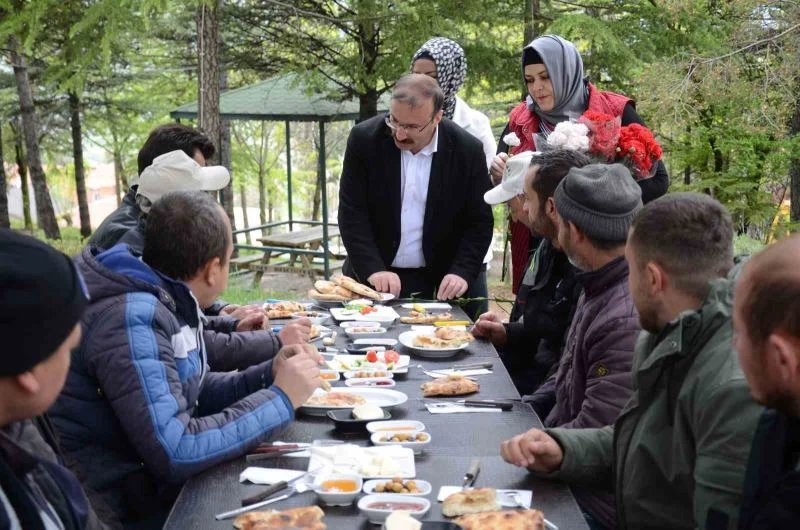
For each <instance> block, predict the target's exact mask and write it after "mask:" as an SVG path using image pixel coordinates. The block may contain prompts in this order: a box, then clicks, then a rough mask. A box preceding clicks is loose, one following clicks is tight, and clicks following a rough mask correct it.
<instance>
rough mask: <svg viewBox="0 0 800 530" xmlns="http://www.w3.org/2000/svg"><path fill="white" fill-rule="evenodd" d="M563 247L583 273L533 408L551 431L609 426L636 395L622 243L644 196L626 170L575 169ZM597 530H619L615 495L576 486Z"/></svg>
mask: <svg viewBox="0 0 800 530" xmlns="http://www.w3.org/2000/svg"><path fill="white" fill-rule="evenodd" d="M554 198H555V206H556V212H557V214H558V244H559V246H560V247H561V248H562V249H563V251H564V252H565V253H566V254H567V257H568V258H569V260H570V262H571V263H572V264H573V265H575V267H577V268H578V269H580V270H581V272H580V273H578V274H577V275H576V278H575V279H576V280H577V281H578V283H579V284H580V285H581V286H582V287H583V293H582V294H581V296H580V298H579V300H578V306H577V308H576V310H575V316H574V317H573V319H572V324H571V326H570V329H569V332H568V334H567V339H566V341H565V343H564V344H565V346H564V351H563V353H562V356H561V361H560V362H559V366H558V370H557V372H556V373H555V374H554V375H553V376H551V377H550V378H549V379H548V380H547V381H546V382H545V383H544V384H543V385H542V386H541V387H540V388H539V390H537V391H536V393H534V394H533V396H532V397H531V398H530V399H531V405H532V406H533V408H534V410H535V411H536V413H537V414H538V415H539V417H541V418H544V425H545V427H548V428H553V427H561V428H568V429H569V428H583V427H603V426H605V425H611V424H613V423H614V420H615V419H616V418H617V415H618V414H619V412H620V410H621V409H622V407H623V406H624V405H625V403H626V402H627V401H628V398H629V397H630V395H631V392H632V386H631V383H632V380H631V365H632V361H633V350H634V345H635V343H636V338H637V337H638V335H639V332H640V331H641V327H640V325H639V317H638V314H637V312H636V308H635V307H634V305H633V298H632V297H631V294H630V290H629V288H628V263H627V262H626V261H625V242H626V240H627V237H628V229H629V228H630V226H631V223H632V221H633V217H634V215H635V214H636V212H638V211H639V209H641V207H642V198H641V189H640V188H639V186H638V185H637V184H636V181H635V180H634V179H633V177H632V176H631V174H630V172H629V171H628V169H627V168H625V166H623V165H621V164H591V165H588V166H584V167H581V168H573V169H571V170H570V171H569V173H567V176H566V177H564V179H563V180H562V181H561V182H560V183H559V185H558V187H557V188H556V192H555V195H554ZM523 443H524V434H523V435H519V436H517V437H515V438H512V439H511V440H507V441H505V442H503V445H502V454H503V457H504V458H505V459H506V460H507V461H509V462H511V463H515V464H519V455H520V454H523V453H522V452H521V450H520V445H521V444H523ZM574 492H575V497H576V498H577V500H578V503H579V504H580V506H581V508H582V509H583V511H584V512H585V513H586V515H587V519H588V520H589V521H590V522H591V523H592V524H591V525H590V526H592V527H596V528H603V527H605V528H614V527H615V520H616V514H615V509H614V496H613V492H612V491H611V490H606V489H601V488H588V487H575V488H574Z"/></svg>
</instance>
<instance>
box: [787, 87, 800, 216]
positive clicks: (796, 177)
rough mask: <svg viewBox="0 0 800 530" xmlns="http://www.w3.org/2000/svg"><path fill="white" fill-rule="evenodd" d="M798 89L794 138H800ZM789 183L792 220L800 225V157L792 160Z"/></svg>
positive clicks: (792, 127)
mask: <svg viewBox="0 0 800 530" xmlns="http://www.w3.org/2000/svg"><path fill="white" fill-rule="evenodd" d="M798 89H799V90H798V91H795V95H796V98H795V102H794V113H792V119H791V120H790V121H789V135H790V136H794V137H797V136H800V86H798ZM789 182H790V184H789V185H790V186H791V191H790V195H791V199H790V200H791V202H792V215H791V220H792V222H793V223H800V157H795V158H792V162H791V166H790V167H789Z"/></svg>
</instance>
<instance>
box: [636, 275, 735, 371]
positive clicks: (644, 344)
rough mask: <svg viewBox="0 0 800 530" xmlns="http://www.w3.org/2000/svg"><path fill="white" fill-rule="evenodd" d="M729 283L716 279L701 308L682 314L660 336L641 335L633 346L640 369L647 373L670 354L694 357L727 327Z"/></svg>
mask: <svg viewBox="0 0 800 530" xmlns="http://www.w3.org/2000/svg"><path fill="white" fill-rule="evenodd" d="M732 301H733V282H732V281H730V280H727V279H718V280H714V281H713V282H711V290H710V291H709V292H708V295H707V296H706V299H705V300H704V301H703V305H702V306H700V308H699V309H697V310H687V311H683V312H682V313H681V314H679V315H678V317H677V318H676V319H675V320H673V321H672V322H670V323H669V324H668V325H667V326H666V327H665V328H664V329H663V330H661V332H660V333H657V334H654V333H648V332H643V333H642V337H641V340H640V343H639V347H637V352H638V351H640V352H641V354H640V355H637V356H638V357H639V358H640V359H641V365H640V366H639V369H640V370H647V369H648V368H650V367H652V366H653V365H655V364H656V363H658V362H659V361H660V360H662V359H665V358H667V357H671V356H673V355H679V356H682V357H683V356H687V355H695V354H696V353H697V352H698V351H700V349H701V348H700V346H702V345H703V344H705V343H706V341H708V339H709V337H711V336H712V335H713V334H714V333H716V332H717V330H718V329H719V328H720V327H721V326H724V325H731V324H730V322H731V312H732Z"/></svg>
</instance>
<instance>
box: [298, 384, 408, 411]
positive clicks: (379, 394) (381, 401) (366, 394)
mask: <svg viewBox="0 0 800 530" xmlns="http://www.w3.org/2000/svg"><path fill="white" fill-rule="evenodd" d="M333 391H334V392H341V393H343V394H355V395H357V396H361V397H363V398H364V399H365V400H367V403H369V404H372V405H377V406H378V407H381V408H384V409H391V408H392V407H396V406H397V405H402V404H403V403H405V402H406V401H408V396H407V395H406V394H404V393H402V392H398V391H397V390H389V389H383V388H347V387H339V388H336V389H335V390H333ZM323 394H327V392H325V391H324V390H322V389H321V388H318V389H316V390H315V391H314V393H313V394H312V396H321V395H323ZM352 408H353V406H345V407H332V406H330V405H305V404H303V405H301V406H300V408H299V409H298V411H299V412H305V413H306V414H308V415H309V416H325V415H326V414H327V412H328V411H329V410H341V409H352Z"/></svg>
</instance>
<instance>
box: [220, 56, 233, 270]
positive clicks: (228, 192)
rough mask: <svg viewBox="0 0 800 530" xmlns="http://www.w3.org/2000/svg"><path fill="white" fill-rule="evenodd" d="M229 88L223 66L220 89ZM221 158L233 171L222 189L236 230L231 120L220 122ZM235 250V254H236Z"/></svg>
mask: <svg viewBox="0 0 800 530" xmlns="http://www.w3.org/2000/svg"><path fill="white" fill-rule="evenodd" d="M227 89H228V71H227V70H226V69H225V68H222V69H221V71H220V76H219V90H220V92H224V91H225V90H227ZM219 158H220V164H222V165H223V166H225V167H226V168H228V171H230V172H231V181H230V182H228V185H227V186H225V187H224V188H223V189H222V206H223V208H225V212H226V213H227V214H228V218H229V219H230V220H231V226H232V227H233V229H234V230H236V219H235V216H234V213H233V207H234V204H233V160H232V159H231V122H230V121H229V120H220V124H219ZM236 253H237V252H236V250H234V254H236Z"/></svg>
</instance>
